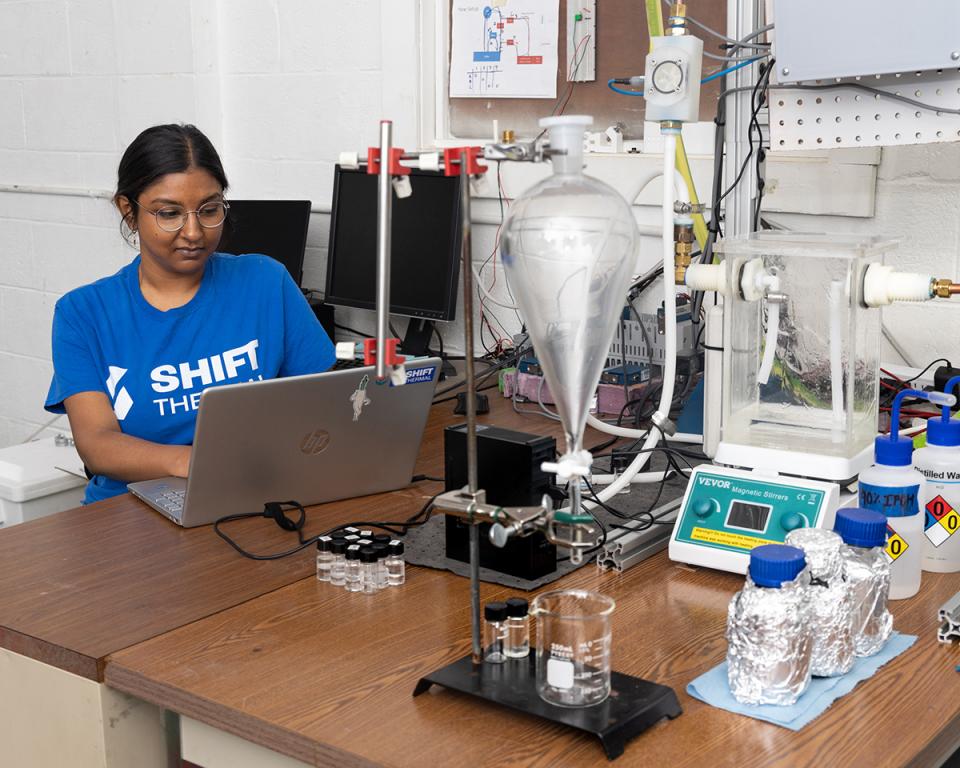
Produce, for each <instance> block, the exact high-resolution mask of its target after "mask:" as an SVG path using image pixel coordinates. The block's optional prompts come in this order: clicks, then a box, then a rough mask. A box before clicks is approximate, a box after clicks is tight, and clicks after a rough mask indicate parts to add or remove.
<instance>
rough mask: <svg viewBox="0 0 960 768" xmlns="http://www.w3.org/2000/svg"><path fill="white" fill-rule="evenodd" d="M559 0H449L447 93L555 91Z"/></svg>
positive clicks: (507, 95) (509, 95)
mask: <svg viewBox="0 0 960 768" xmlns="http://www.w3.org/2000/svg"><path fill="white" fill-rule="evenodd" d="M559 12H560V11H559V2H558V0H487V2H480V3H470V2H463V1H462V0H454V4H453V17H452V23H451V41H452V50H451V55H450V96H451V98H458V97H467V98H471V97H472V98H488V99H489V98H498V99H529V98H541V99H553V98H556V96H557V35H558V30H559Z"/></svg>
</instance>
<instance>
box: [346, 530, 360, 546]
mask: <svg viewBox="0 0 960 768" xmlns="http://www.w3.org/2000/svg"><path fill="white" fill-rule="evenodd" d="M343 540H344V541H346V542H347V544H348V545H349V544H358V543H359V542H360V537H359V536H358V535H357V534H355V533H348V534H347V535H346V536H344V537H343Z"/></svg>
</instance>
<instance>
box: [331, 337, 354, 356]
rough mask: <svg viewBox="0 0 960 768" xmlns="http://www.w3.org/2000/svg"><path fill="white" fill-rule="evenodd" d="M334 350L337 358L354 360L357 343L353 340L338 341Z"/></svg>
mask: <svg viewBox="0 0 960 768" xmlns="http://www.w3.org/2000/svg"><path fill="white" fill-rule="evenodd" d="M335 351H336V355H337V360H354V359H356V357H357V344H356V342H354V341H338V342H337V346H336V348H335Z"/></svg>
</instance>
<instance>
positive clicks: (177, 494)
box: [127, 358, 440, 528]
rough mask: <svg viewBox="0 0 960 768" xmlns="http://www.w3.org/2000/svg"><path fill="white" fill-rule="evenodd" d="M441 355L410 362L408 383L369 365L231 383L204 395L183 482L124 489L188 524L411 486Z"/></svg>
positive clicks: (154, 482) (151, 482)
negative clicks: (273, 504)
mask: <svg viewBox="0 0 960 768" xmlns="http://www.w3.org/2000/svg"><path fill="white" fill-rule="evenodd" d="M439 370H440V359H439V358H422V359H419V360H415V361H409V360H408V362H407V369H406V375H407V383H406V384H405V385H404V386H400V387H395V386H393V385H391V384H389V383H384V384H377V383H376V373H375V369H374V368H373V367H369V366H365V367H358V368H352V369H349V368H348V369H345V370H334V371H328V372H326V373H316V374H310V375H307V376H292V377H289V378H282V379H269V380H266V381H257V382H250V383H246V384H231V385H228V386H222V387H211V388H209V389H206V390H205V391H204V393H203V395H202V396H201V398H200V410H199V412H198V414H197V426H196V431H195V433H194V441H193V451H192V453H191V456H190V469H189V473H188V474H189V476H188V478H186V479H184V478H176V477H164V478H159V479H157V480H145V481H140V482H136V483H130V484H129V485H128V486H127V488H128V489H129V491H130V493H132V494H133V495H134V496H136V497H137V498H138V499H141V500H142V501H145V502H146V503H147V504H149V505H150V506H151V507H153V508H154V509H156V510H157V511H159V512H160V513H162V514H163V515H166V516H167V517H168V518H170V519H171V520H172V521H173V522H175V523H177V524H178V525H182V526H183V527H185V528H190V527H193V526H197V525H206V524H209V523H212V522H214V521H215V520H218V519H219V518H221V517H224V516H226V515H232V514H238V513H243V512H262V511H263V505H264V504H265V503H266V502H268V501H291V500H293V501H298V502H300V503H301V504H303V505H304V506H307V505H309V504H319V503H321V502H325V501H335V500H336V499H346V498H352V497H354V496H366V495H368V494H373V493H382V492H385V491H393V490H396V489H398V488H403V487H405V486H407V485H409V484H410V480H411V478H412V477H413V467H414V463H415V462H416V459H417V453H418V451H419V449H420V441H421V438H422V436H423V429H424V426H425V425H426V421H427V415H428V413H429V410H430V405H431V403H432V401H433V392H434V389H435V388H436V383H437V375H438V372H439Z"/></svg>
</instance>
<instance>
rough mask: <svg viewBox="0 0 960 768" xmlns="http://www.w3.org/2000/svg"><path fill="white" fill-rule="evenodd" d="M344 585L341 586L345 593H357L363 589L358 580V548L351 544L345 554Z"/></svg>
mask: <svg viewBox="0 0 960 768" xmlns="http://www.w3.org/2000/svg"><path fill="white" fill-rule="evenodd" d="M346 559H347V563H346V583H345V584H344V585H343V586H344V587H345V588H346V590H347V592H359V591H360V590H361V589H363V582H362V581H361V579H360V547H358V546H357V545H356V544H351V545H350V546H349V547H347V553H346Z"/></svg>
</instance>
